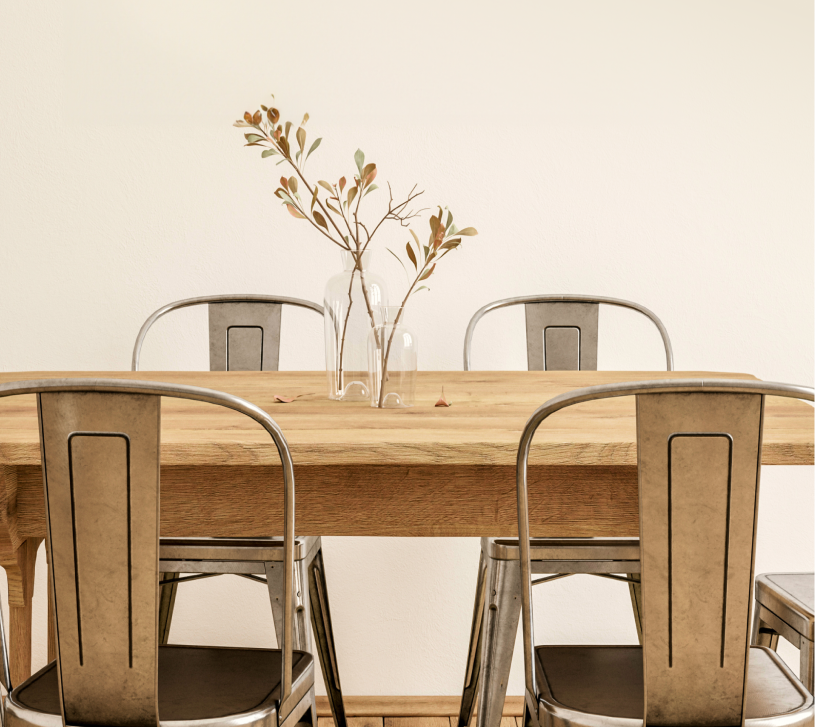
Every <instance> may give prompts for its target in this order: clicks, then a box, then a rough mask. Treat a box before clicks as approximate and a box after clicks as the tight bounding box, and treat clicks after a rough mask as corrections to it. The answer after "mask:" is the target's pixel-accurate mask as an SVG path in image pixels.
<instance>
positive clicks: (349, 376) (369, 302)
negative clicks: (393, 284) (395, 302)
mask: <svg viewBox="0 0 815 727" xmlns="http://www.w3.org/2000/svg"><path fill="white" fill-rule="evenodd" d="M359 260H360V264H359V265H357V261H356V257H355V254H354V253H351V252H347V251H343V252H342V264H343V271H342V272H341V273H338V274H337V275H334V276H333V277H331V278H330V279H329V280H328V282H327V283H326V286H325V295H324V296H323V306H324V308H325V369H326V373H327V374H328V398H329V399H335V400H341V401H368V400H369V399H370V398H371V391H370V388H369V387H368V354H367V345H368V333H369V332H370V331H371V330H373V328H374V326H375V325H376V323H377V322H378V320H377V317H376V311H377V310H378V309H379V307H380V306H383V305H387V304H388V293H387V289H386V287H385V282H384V281H383V279H382V278H380V277H379V276H378V275H375V274H373V273H371V272H369V270H368V266H369V264H370V261H371V253H370V252H363V253H361V255H360V256H359Z"/></svg>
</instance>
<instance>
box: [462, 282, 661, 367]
mask: <svg viewBox="0 0 815 727" xmlns="http://www.w3.org/2000/svg"><path fill="white" fill-rule="evenodd" d="M512 305H523V306H524V307H525V309H526V358H527V367H528V369H529V370H530V371H596V370H597V340H598V318H599V309H600V305H611V306H617V307H620V308H629V309H631V310H634V311H636V312H637V313H641V314H642V315H644V316H645V317H646V318H648V319H649V320H650V321H651V322H652V323H653V324H654V325H655V326H656V327H657V330H659V334H660V336H661V337H662V344H663V346H664V348H665V359H666V364H667V366H666V368H667V370H668V371H673V367H674V366H673V349H672V348H671V339H670V337H669V336H668V331H667V330H666V329H665V326H664V325H663V324H662V321H661V320H659V318H657V316H656V315H655V314H654V313H652V312H651V311H650V310H648V308H646V307H645V306H642V305H639V304H638V303H633V302H631V301H628V300H620V299H617V298H603V297H599V296H592V295H526V296H520V297H517V298H505V299H503V300H496V301H495V302H493V303H488V304H487V305H485V306H483V307H482V308H480V309H479V310H477V311H476V313H475V315H474V316H473V317H472V318H471V319H470V323H469V324H468V325H467V332H466V334H465V336H464V370H465V371H469V370H470V349H471V347H472V341H473V333H474V332H475V327H476V325H477V324H478V322H479V321H480V320H481V319H482V318H483V317H484V316H485V315H486V314H487V313H490V312H491V311H494V310H498V309H499V308H506V307H508V306H512Z"/></svg>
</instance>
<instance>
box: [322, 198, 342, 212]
mask: <svg viewBox="0 0 815 727" xmlns="http://www.w3.org/2000/svg"><path fill="white" fill-rule="evenodd" d="M325 206H326V207H328V209H330V210H331V211H332V212H333V213H334V214H335V215H338V214H339V213H340V211H339V210H338V209H337V208H336V207H335V206H334V205H333V204H331V202H329V201H328V200H326V203H325Z"/></svg>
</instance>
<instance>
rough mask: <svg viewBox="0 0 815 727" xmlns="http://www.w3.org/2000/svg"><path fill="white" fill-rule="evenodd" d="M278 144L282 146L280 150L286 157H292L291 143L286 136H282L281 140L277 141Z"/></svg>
mask: <svg viewBox="0 0 815 727" xmlns="http://www.w3.org/2000/svg"><path fill="white" fill-rule="evenodd" d="M277 143H278V144H280V148H281V149H282V150H283V153H284V154H285V155H286V156H290V155H291V149H289V142H288V139H286V137H285V136H281V137H280V138H279V139H278V140H277Z"/></svg>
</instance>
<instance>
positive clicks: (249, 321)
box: [131, 295, 323, 371]
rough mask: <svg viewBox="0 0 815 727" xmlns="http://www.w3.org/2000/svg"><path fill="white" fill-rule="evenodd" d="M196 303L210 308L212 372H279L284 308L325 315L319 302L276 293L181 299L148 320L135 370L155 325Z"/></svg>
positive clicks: (137, 346) (136, 351) (135, 351)
mask: <svg viewBox="0 0 815 727" xmlns="http://www.w3.org/2000/svg"><path fill="white" fill-rule="evenodd" d="M196 305H206V306H207V307H208V309H209V311H208V312H209V370H210V371H277V370H278V369H277V367H278V362H279V360H280V319H281V313H282V310H281V309H282V307H283V306H284V305H291V306H295V307H297V308H307V309H308V310H313V311H314V312H315V313H319V314H320V315H323V307H322V306H321V305H318V304H317V303H312V302H311V301H308V300H301V299H300V298H284V297H281V296H275V295H207V296H203V297H200V298H187V299H186V300H177V301H176V302H175V303H168V304H167V305H165V306H162V307H161V308H159V309H158V310H157V311H156V312H155V313H153V314H152V315H151V316H150V317H149V318H148V319H147V320H146V321H145V322H144V325H143V326H142V327H141V330H140V331H139V335H138V336H137V337H136V344H135V345H134V346H133V361H132V365H131V370H133V371H138V370H139V357H140V355H141V348H142V344H143V343H144V339H145V337H146V336H147V332H148V331H149V330H150V328H151V327H152V325H153V324H154V323H155V322H156V321H157V320H158V319H159V318H161V317H162V316H166V315H167V314H168V313H171V312H172V311H175V310H180V309H181V308H190V307H191V306H196Z"/></svg>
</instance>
